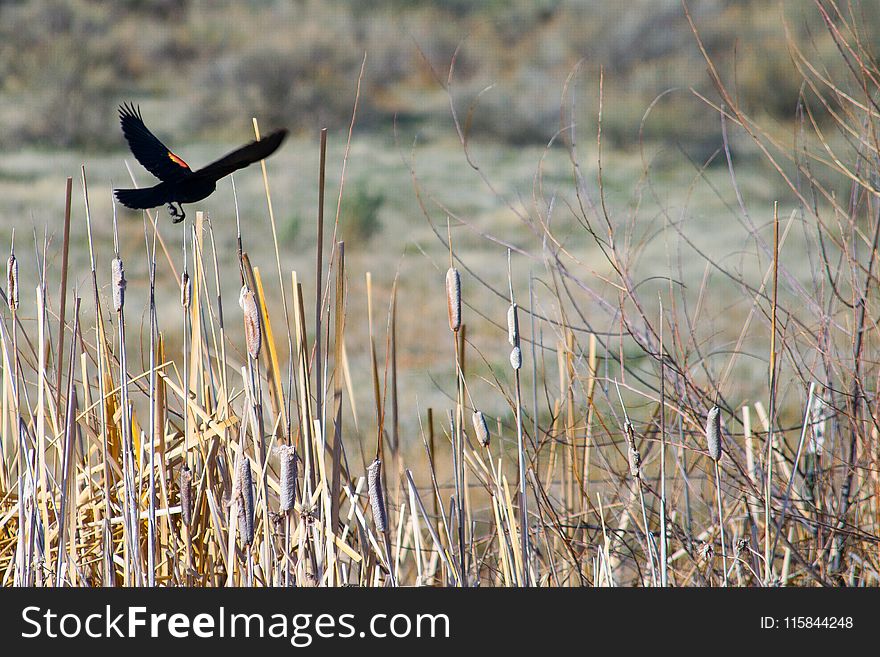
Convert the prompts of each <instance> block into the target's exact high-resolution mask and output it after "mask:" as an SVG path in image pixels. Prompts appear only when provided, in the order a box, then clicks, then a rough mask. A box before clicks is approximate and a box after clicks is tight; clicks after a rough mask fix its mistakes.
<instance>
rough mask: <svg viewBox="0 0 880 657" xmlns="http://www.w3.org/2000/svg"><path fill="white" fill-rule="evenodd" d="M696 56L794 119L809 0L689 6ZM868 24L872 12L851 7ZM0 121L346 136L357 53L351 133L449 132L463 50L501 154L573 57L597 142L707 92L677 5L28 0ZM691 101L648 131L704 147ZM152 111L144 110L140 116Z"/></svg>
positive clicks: (823, 41)
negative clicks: (248, 127)
mask: <svg viewBox="0 0 880 657" xmlns="http://www.w3.org/2000/svg"><path fill="white" fill-rule="evenodd" d="M689 7H690V10H691V13H692V15H693V17H694V20H695V22H696V23H697V24H698V26H699V28H700V32H701V38H702V39H703V42H704V45H705V46H706V49H707V51H708V52H709V54H710V55H711V56H712V57H713V59H714V60H715V61H716V63H717V64H719V65H720V66H721V67H722V68H725V67H727V68H728V70H725V71H723V72H724V73H727V72H731V71H733V66H734V65H735V67H736V75H737V82H738V89H739V93H740V100H741V101H742V102H743V103H744V104H745V106H746V107H749V108H751V109H754V110H756V111H758V112H760V113H764V114H767V115H768V116H770V117H773V118H775V119H777V120H779V121H787V120H790V119H791V118H792V116H793V111H794V107H795V103H796V101H797V94H798V90H799V88H800V84H801V81H800V79H799V76H797V75H796V74H795V71H794V68H793V66H792V63H791V56H790V53H789V45H788V43H787V38H786V36H787V35H786V30H788V31H789V35H788V36H790V37H792V38H793V39H794V40H795V42H797V43H799V44H801V45H802V46H803V45H805V44H809V45H811V46H812V47H813V48H816V49H817V50H818V51H820V52H821V51H822V50H823V49H824V50H829V49H833V48H834V46H833V43H831V41H830V39H829V37H828V35H827V34H825V30H824V29H822V22H821V17H820V16H819V13H818V12H817V11H815V8H814V7H813V4H812V3H809V2H782V3H780V2H778V1H772V0H770V1H768V0H695V1H693V2H691V3H689ZM858 9H859V11H861V12H862V13H863V15H862V16H861V17H860V23H861V24H862V25H863V27H864V28H865V29H866V30H867V31H869V32H870V31H871V28H872V27H876V26H877V25H878V23H880V7H878V5H877V3H873V2H868V3H863V4H861V5H859V6H858ZM0 39H2V44H3V46H2V50H0V98H2V103H0V125H2V126H3V140H2V148H3V149H4V150H8V149H13V148H19V147H24V146H29V145H38V146H40V147H43V148H76V149H82V150H83V151H84V152H88V151H90V150H91V151H94V150H96V149H112V148H117V149H118V148H119V146H120V139H119V134H118V132H117V131H116V130H114V127H115V125H114V108H115V106H116V105H117V104H118V103H119V102H121V101H124V100H134V101H136V102H140V103H142V104H143V105H144V106H145V108H149V110H153V109H154V108H155V110H156V111H157V112H160V113H161V114H162V115H164V116H163V117H162V120H161V121H160V120H159V117H156V116H155V115H154V117H155V118H154V122H155V123H160V124H161V125H162V128H163V129H164V131H166V132H167V133H168V134H170V135H173V136H174V137H175V138H176V139H177V140H178V141H180V140H187V139H189V140H196V139H208V138H223V137H227V136H231V135H232V134H235V133H233V132H231V127H232V126H235V125H236V122H238V121H241V120H242V117H243V116H244V117H250V116H259V117H261V118H262V119H263V120H264V121H266V122H268V123H285V124H287V125H289V126H290V127H291V128H293V129H294V130H296V131H300V132H310V131H315V130H317V129H318V128H319V127H324V126H329V127H331V128H332V127H340V126H347V125H348V122H349V119H350V117H351V108H352V101H353V91H354V83H355V81H356V79H357V76H358V71H359V69H360V65H361V61H362V58H363V56H364V53H365V52H366V53H367V54H368V57H367V65H366V72H365V79H364V84H363V88H362V92H363V93H362V100H361V106H360V112H359V120H358V126H359V130H360V131H382V130H388V129H390V127H391V124H392V121H393V120H394V119H395V118H396V119H397V121H398V123H399V124H400V125H402V126H406V127H407V128H411V129H416V128H418V129H420V130H422V131H425V132H426V133H428V134H434V133H436V132H438V131H439V132H441V133H442V132H443V131H444V130H447V129H448V119H449V109H448V103H447V99H446V96H445V94H444V93H442V87H441V84H439V82H443V81H445V80H446V77H447V73H448V68H449V65H450V61H451V58H452V56H453V53H454V52H455V50H456V49H457V48H460V52H459V55H458V58H457V61H456V66H455V84H456V86H457V88H458V90H459V95H460V97H461V98H462V99H463V100H465V99H469V98H471V97H472V96H473V95H475V94H476V93H478V92H480V91H481V90H482V89H484V88H485V87H486V86H488V85H493V89H492V91H491V92H490V93H486V94H485V95H484V96H483V97H482V99H481V102H480V111H479V112H477V113H476V114H475V116H474V120H475V125H474V132H475V134H476V135H479V136H480V137H482V138H485V139H493V140H497V141H499V142H503V143H507V144H531V143H538V144H542V145H543V144H545V143H546V142H547V141H548V140H549V139H550V138H551V137H552V136H553V135H554V134H555V132H556V131H557V130H558V127H559V126H558V123H559V101H560V97H561V92H562V86H563V84H564V82H565V80H566V78H567V76H568V75H569V74H570V73H571V72H572V70H573V68H574V67H575V66H576V65H577V64H578V62H582V70H583V75H584V76H585V79H586V80H587V81H588V82H589V84H587V85H586V87H587V88H588V89H589V91H591V92H592V93H588V94H585V95H584V97H583V98H582V99H579V101H578V102H579V114H580V116H581V117H582V118H586V117H593V118H594V117H595V114H596V109H597V107H596V105H597V102H596V101H597V94H596V93H595V92H596V90H597V83H598V71H599V69H600V67H604V68H605V73H606V79H605V96H606V102H607V105H608V106H609V108H611V107H613V111H609V112H608V114H607V116H606V118H605V129H606V135H607V139H608V140H609V144H613V145H615V146H619V147H622V148H623V147H629V146H632V145H633V144H634V143H635V142H636V141H637V139H638V135H639V121H640V119H641V118H642V115H643V114H644V112H645V110H646V109H647V107H648V105H649V104H650V103H651V102H652V101H654V100H655V98H657V96H658V95H660V94H662V93H664V92H668V91H670V90H684V91H686V90H688V89H690V88H694V89H696V90H698V91H701V92H702V93H708V92H709V91H710V87H711V85H710V84H709V79H708V77H707V76H706V75H705V62H704V60H703V57H702V56H701V54H700V52H699V50H698V48H697V45H696V42H695V40H694V37H693V34H692V32H691V29H690V27H689V25H688V22H687V20H686V19H685V15H684V10H683V8H682V3H681V2H680V1H679V0H632V1H630V2H625V3H618V2H610V1H605V0H510V1H502V0H474V1H470V0H435V1H433V2H429V1H426V0H359V1H357V2H341V1H339V0H324V1H317V0H315V1H313V0H286V1H271V0H266V1H260V2H256V1H254V2H222V1H211V2H206V1H199V0H121V1H119V2H113V3H106V2H93V1H90V0H36V1H15V0H3V2H0ZM689 96H690V94H687V93H684V94H681V93H673V94H671V96H670V97H669V98H667V99H664V101H663V102H662V103H661V104H660V106H659V107H658V108H657V109H656V110H655V111H654V114H653V119H652V121H651V122H650V124H649V125H648V126H647V128H648V129H647V134H646V136H647V138H648V139H650V140H659V141H666V142H678V143H681V144H683V145H684V146H686V147H687V148H688V149H690V150H692V151H693V152H694V153H695V154H702V153H708V152H711V150H710V149H713V148H714V147H715V145H716V142H717V119H716V118H715V116H714V112H712V111H711V109H709V108H707V107H706V106H705V104H701V103H696V102H692V98H691V97H689ZM149 113H150V112H148V114H149Z"/></svg>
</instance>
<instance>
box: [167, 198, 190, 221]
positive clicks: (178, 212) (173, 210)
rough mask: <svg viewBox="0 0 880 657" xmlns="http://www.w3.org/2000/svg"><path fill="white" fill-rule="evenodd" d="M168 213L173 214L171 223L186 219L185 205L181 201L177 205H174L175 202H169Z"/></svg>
mask: <svg viewBox="0 0 880 657" xmlns="http://www.w3.org/2000/svg"><path fill="white" fill-rule="evenodd" d="M168 214H169V215H170V216H171V223H174V224H179V223H180V222H181V221H183V220H184V219H186V212H184V211H183V205H181V204H180V203H178V204H177V207H174V203H169V204H168Z"/></svg>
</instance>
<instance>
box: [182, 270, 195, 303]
mask: <svg viewBox="0 0 880 657" xmlns="http://www.w3.org/2000/svg"><path fill="white" fill-rule="evenodd" d="M190 297H192V281H191V280H190V279H189V273H188V272H186V271H184V272H183V275H182V276H181V277H180V305H181V306H183V307H184V308H189V302H190Z"/></svg>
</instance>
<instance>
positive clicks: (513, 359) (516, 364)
mask: <svg viewBox="0 0 880 657" xmlns="http://www.w3.org/2000/svg"><path fill="white" fill-rule="evenodd" d="M510 366H511V367H512V368H513V369H515V370H518V369H519V368H521V367H522V349H520V348H519V347H514V348H513V349H511V350H510Z"/></svg>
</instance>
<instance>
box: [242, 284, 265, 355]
mask: <svg viewBox="0 0 880 657" xmlns="http://www.w3.org/2000/svg"><path fill="white" fill-rule="evenodd" d="M238 305H239V306H241V309H242V310H243V311H244V336H245V340H246V341H247V349H248V353H249V354H250V355H251V358H254V359H257V358H259V357H260V347H261V346H262V343H263V329H262V325H261V324H260V311H259V309H258V308H257V298H256V297H255V296H254V293H253V292H251V291H250V290H249V289H248V286H247V285H242V287H241V292H240V293H239V295H238Z"/></svg>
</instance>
